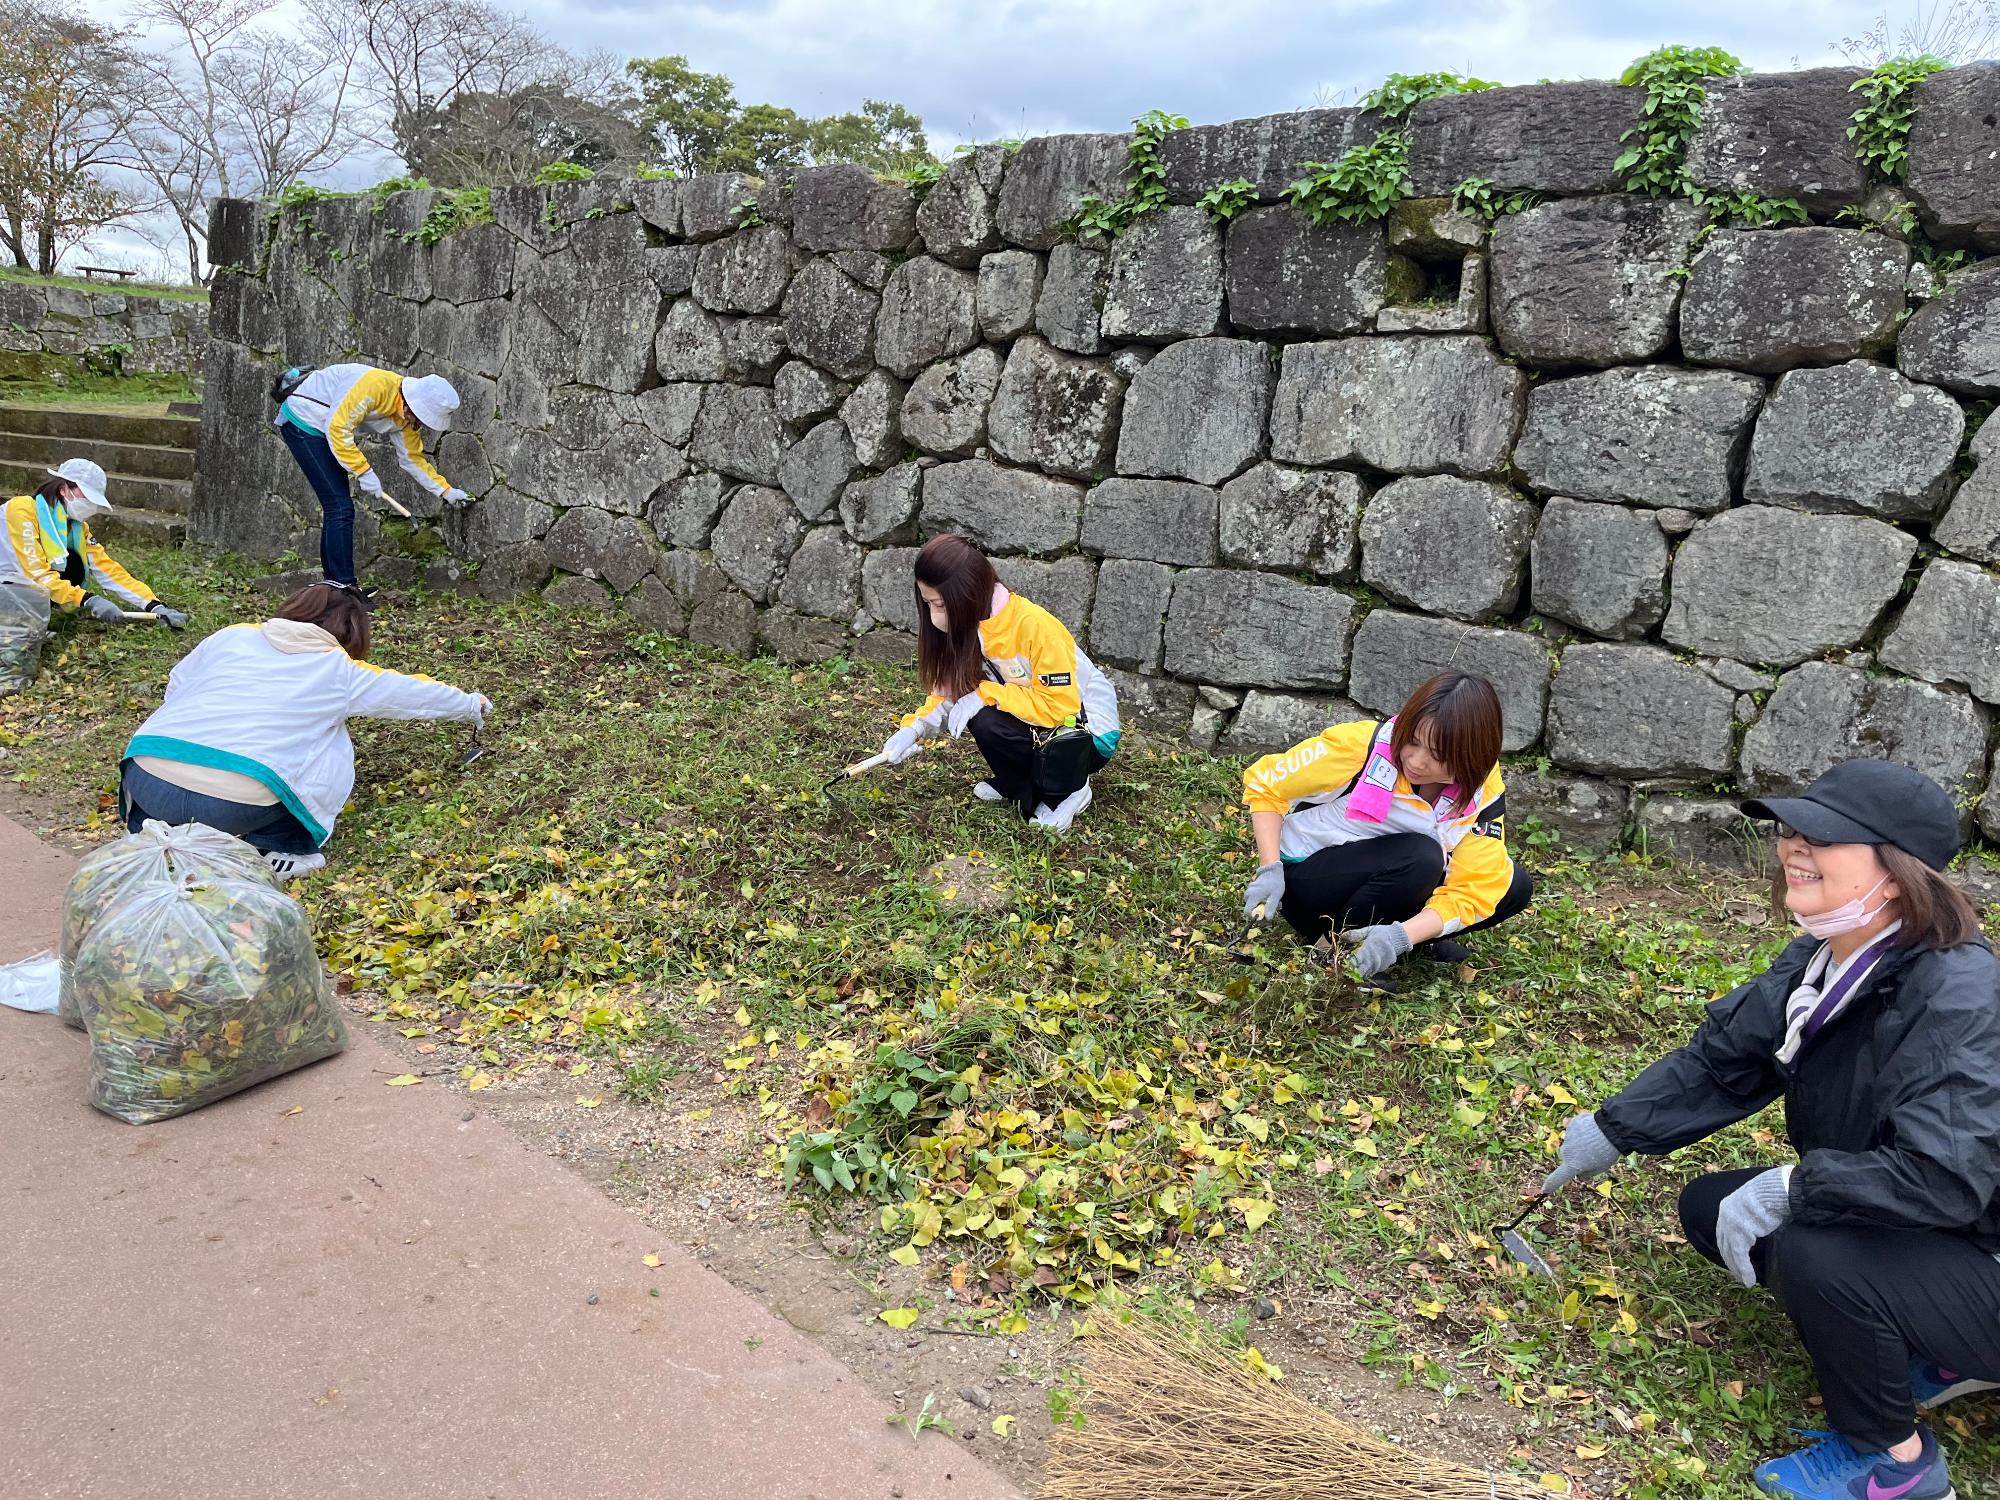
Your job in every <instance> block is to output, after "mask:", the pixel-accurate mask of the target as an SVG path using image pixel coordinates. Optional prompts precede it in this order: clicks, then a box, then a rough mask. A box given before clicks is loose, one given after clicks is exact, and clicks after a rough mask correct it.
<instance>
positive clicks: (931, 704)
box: [896, 693, 945, 729]
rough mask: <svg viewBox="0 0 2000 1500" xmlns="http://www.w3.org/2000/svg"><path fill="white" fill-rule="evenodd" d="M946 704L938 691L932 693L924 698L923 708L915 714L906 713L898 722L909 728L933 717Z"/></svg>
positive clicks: (901, 726)
mask: <svg viewBox="0 0 2000 1500" xmlns="http://www.w3.org/2000/svg"><path fill="white" fill-rule="evenodd" d="M944 705H945V700H944V699H942V698H940V697H939V696H938V695H937V694H936V693H932V694H931V695H930V697H928V698H926V699H924V706H923V707H922V708H920V709H918V710H917V711H916V712H915V713H913V714H904V715H903V717H902V718H900V719H898V720H897V721H896V723H897V725H898V726H899V727H900V728H903V729H908V728H909V727H910V726H911V725H912V724H920V723H923V722H924V721H925V720H927V719H931V718H933V717H934V716H935V715H936V714H937V711H938V710H939V709H941V708H943V707H944Z"/></svg>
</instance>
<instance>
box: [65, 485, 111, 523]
mask: <svg viewBox="0 0 2000 1500" xmlns="http://www.w3.org/2000/svg"><path fill="white" fill-rule="evenodd" d="M62 508H63V510H64V511H66V512H67V513H68V515H69V518H70V519H71V520H72V521H88V520H89V519H91V517H93V516H101V515H104V514H105V513H106V512H108V511H109V510H110V509H111V507H110V506H108V505H100V504H99V503H98V502H97V501H95V500H93V499H91V498H90V496H88V495H86V494H84V493H83V491H81V490H78V491H77V492H76V493H75V494H74V495H70V496H68V497H67V498H65V499H64V501H63V503H62Z"/></svg>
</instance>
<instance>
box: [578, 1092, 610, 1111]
mask: <svg viewBox="0 0 2000 1500" xmlns="http://www.w3.org/2000/svg"><path fill="white" fill-rule="evenodd" d="M603 1102H604V1096H603V1095H602V1094H592V1095H591V1096H590V1097H589V1098H588V1099H586V1098H585V1097H584V1096H583V1095H581V1094H578V1095H577V1096H576V1107H577V1108H578V1109H595V1108H597V1106H598V1105H600V1104H602V1103H603Z"/></svg>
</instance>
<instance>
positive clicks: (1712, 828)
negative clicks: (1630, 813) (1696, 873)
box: [1632, 793, 1768, 876]
mask: <svg viewBox="0 0 2000 1500" xmlns="http://www.w3.org/2000/svg"><path fill="white" fill-rule="evenodd" d="M1635 800H1636V802H1637V808H1636V812H1635V816H1634V817H1633V820H1632V838H1633V843H1634V845H1635V847H1636V848H1638V849H1639V850H1640V851H1641V852H1642V853H1645V854H1648V855H1652V856H1655V857H1658V856H1665V857H1666V858H1669V859H1676V860H1679V861H1680V862H1681V863H1683V864H1690V865H1713V866H1716V867H1718V868H1720V869H1725V870H1731V871H1734V872H1736V873H1738V874H1751V875H1760V876H1761V875H1766V874H1768V870H1767V868H1766V860H1767V858H1768V856H1767V853H1766V850H1767V847H1768V845H1767V842H1766V836H1765V834H1764V832H1763V830H1762V829H1760V828H1759V827H1758V826H1757V825H1756V824H1755V823H1753V822H1751V821H1750V820H1749V819H1748V818H1746V817H1744V816H1743V809H1742V808H1741V807H1740V806H1739V805H1738V804H1737V803H1736V802H1735V801H1733V800H1730V799H1728V798H1722V797H1690V796H1685V795H1670V794H1660V793H1654V794H1650V795H1646V796H1641V797H1638V798H1636V799H1635Z"/></svg>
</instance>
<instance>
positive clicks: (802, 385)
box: [771, 359, 852, 432]
mask: <svg viewBox="0 0 2000 1500" xmlns="http://www.w3.org/2000/svg"><path fill="white" fill-rule="evenodd" d="M851 389H852V387H850V386H848V385H846V384H844V383H843V382H841V381H838V380H835V379H834V378H833V377H832V376H831V375H829V374H827V373H826V371H824V370H821V369H818V368H816V367H814V366H812V365H809V364H807V363H806V362H805V361H804V360H802V359H795V360H793V361H792V362H791V363H789V364H786V365H782V366H780V367H779V369H778V373H777V374H776V375H775V376H773V377H772V379H771V399H772V401H773V402H774V403H775V404H776V406H777V409H778V416H779V417H780V418H781V419H782V420H783V421H784V424H785V425H786V426H787V427H789V428H791V429H792V431H794V432H799V431H802V430H803V429H805V428H807V427H810V426H811V425H812V424H813V423H815V422H817V421H818V420H819V419H820V418H821V417H830V416H832V415H833V414H834V413H835V412H837V411H839V410H840V403H841V402H842V401H844V400H846V399H847V394H848V392H849V390H851Z"/></svg>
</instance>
